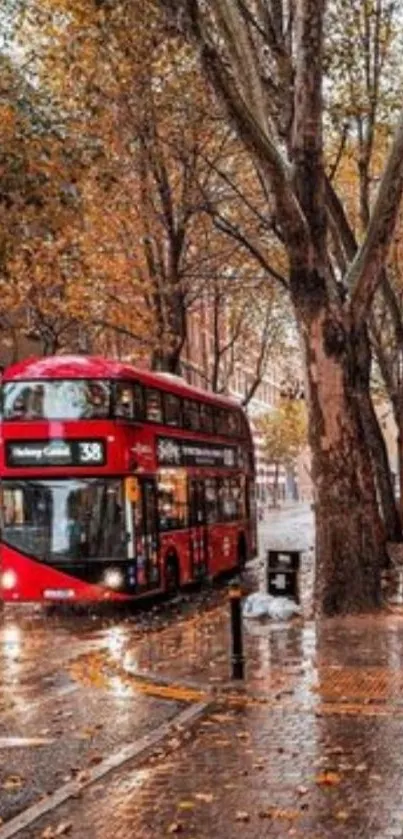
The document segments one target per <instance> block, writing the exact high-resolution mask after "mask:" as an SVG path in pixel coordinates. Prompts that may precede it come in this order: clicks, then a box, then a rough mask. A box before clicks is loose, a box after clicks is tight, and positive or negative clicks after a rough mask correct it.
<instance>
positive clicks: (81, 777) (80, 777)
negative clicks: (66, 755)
mask: <svg viewBox="0 0 403 839" xmlns="http://www.w3.org/2000/svg"><path fill="white" fill-rule="evenodd" d="M89 777H90V773H89V772H87V770H86V769H82V770H81V772H79V773H78V774H77V777H76V781H78V783H79V784H85V783H86V781H88V779H89Z"/></svg>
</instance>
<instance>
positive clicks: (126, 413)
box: [115, 382, 134, 419]
mask: <svg viewBox="0 0 403 839" xmlns="http://www.w3.org/2000/svg"><path fill="white" fill-rule="evenodd" d="M115 416H116V417H119V418H121V419H133V418H134V393H133V388H132V386H131V385H127V384H125V383H124V382H118V383H117V384H116V387H115Z"/></svg>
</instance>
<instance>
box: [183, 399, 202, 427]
mask: <svg viewBox="0 0 403 839" xmlns="http://www.w3.org/2000/svg"><path fill="white" fill-rule="evenodd" d="M183 425H184V428H190V429H191V430H192V431H199V430H200V414H199V403H198V402H194V401H193V400H192V399H184V400H183Z"/></svg>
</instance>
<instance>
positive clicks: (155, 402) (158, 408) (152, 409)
mask: <svg viewBox="0 0 403 839" xmlns="http://www.w3.org/2000/svg"><path fill="white" fill-rule="evenodd" d="M146 417H147V419H148V420H150V421H151V422H162V421H163V418H162V394H161V391H159V390H155V389H154V388H152V387H148V388H146Z"/></svg>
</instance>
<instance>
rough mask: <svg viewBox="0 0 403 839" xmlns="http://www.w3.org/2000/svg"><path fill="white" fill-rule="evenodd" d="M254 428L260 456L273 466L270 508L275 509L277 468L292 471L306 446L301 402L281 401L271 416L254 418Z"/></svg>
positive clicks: (303, 411)
mask: <svg viewBox="0 0 403 839" xmlns="http://www.w3.org/2000/svg"><path fill="white" fill-rule="evenodd" d="M256 427H257V429H258V431H259V432H260V435H261V442H262V446H263V450H264V453H265V455H266V457H267V459H268V460H269V461H270V463H271V464H273V466H274V482H273V506H277V501H278V489H279V477H280V467H281V466H283V467H285V468H286V469H290V468H293V467H294V466H295V463H296V460H297V458H298V455H299V454H300V453H301V452H302V450H303V449H304V447H305V446H306V444H307V423H306V407H305V402H304V401H303V400H299V399H282V400H281V402H280V404H279V405H278V407H276V408H275V409H274V410H273V411H272V412H271V413H267V414H264V415H263V416H261V417H259V418H258V420H257V421H256Z"/></svg>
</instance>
